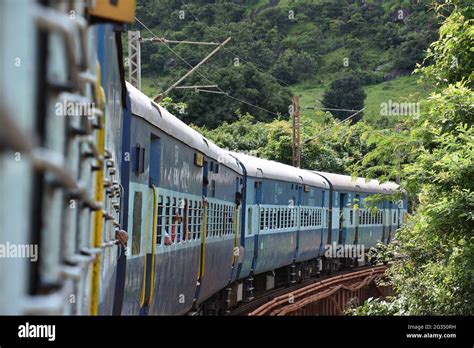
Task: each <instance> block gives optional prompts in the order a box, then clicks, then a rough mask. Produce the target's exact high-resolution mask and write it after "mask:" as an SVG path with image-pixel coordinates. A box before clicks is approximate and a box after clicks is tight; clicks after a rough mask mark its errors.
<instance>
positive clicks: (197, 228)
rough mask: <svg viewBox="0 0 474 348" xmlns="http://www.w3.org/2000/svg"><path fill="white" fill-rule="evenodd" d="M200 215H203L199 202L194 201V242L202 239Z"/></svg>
mask: <svg viewBox="0 0 474 348" xmlns="http://www.w3.org/2000/svg"><path fill="white" fill-rule="evenodd" d="M200 215H201V209H200V207H199V205H198V202H197V201H194V202H193V229H192V232H193V239H194V240H199V238H200V234H199V231H200V228H201V224H200V222H199V221H200V219H199V217H200Z"/></svg>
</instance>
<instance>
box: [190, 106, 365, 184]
mask: <svg viewBox="0 0 474 348" xmlns="http://www.w3.org/2000/svg"><path fill="white" fill-rule="evenodd" d="M322 117H326V122H325V123H321V124H320V123H312V124H311V126H307V127H304V128H303V129H302V141H303V142H304V146H303V149H302V153H301V166H302V167H303V168H311V169H318V170H325V171H331V172H334V173H342V174H348V175H350V174H352V172H353V170H354V168H355V166H356V165H357V164H358V163H360V161H362V159H363V157H364V155H365V154H367V153H368V150H369V149H368V147H367V146H366V144H365V143H364V142H363V141H362V139H361V138H362V134H364V133H365V132H367V131H368V130H370V129H372V128H371V127H370V126H369V125H367V124H366V123H364V122H359V123H357V124H356V125H354V126H351V125H350V124H349V123H339V122H336V121H334V120H333V118H332V117H331V116H330V115H324V116H322ZM254 121H255V120H254V118H253V117H252V116H251V115H248V114H246V115H243V116H240V115H239V119H238V121H236V122H234V123H232V124H229V123H227V122H224V123H223V124H222V125H221V126H219V127H218V128H216V129H211V130H210V129H206V128H198V127H197V129H198V130H199V131H200V132H202V133H203V134H204V135H205V136H206V137H208V138H210V139H211V140H213V141H214V142H215V143H216V144H217V145H219V146H221V147H223V148H226V149H229V150H237V151H240V152H247V153H249V154H252V155H256V156H258V157H262V158H266V159H270V160H275V161H278V162H282V163H286V164H291V156H292V148H291V137H292V130H291V124H290V122H289V121H288V120H283V119H277V120H274V121H273V122H271V123H263V122H257V123H255V122H254ZM369 165H371V164H369Z"/></svg>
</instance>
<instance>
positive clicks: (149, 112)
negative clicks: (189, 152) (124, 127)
mask: <svg viewBox="0 0 474 348" xmlns="http://www.w3.org/2000/svg"><path fill="white" fill-rule="evenodd" d="M127 90H128V93H129V95H130V99H131V103H132V113H133V114H134V115H136V116H138V117H140V118H142V119H144V120H146V121H148V122H149V123H151V124H152V125H154V126H156V127H158V128H159V129H161V130H162V131H163V132H165V133H167V134H169V135H170V136H172V137H173V138H175V139H178V140H180V141H182V142H183V143H185V144H186V145H188V146H190V147H192V148H194V149H195V150H198V151H200V152H202V153H203V154H205V155H206V156H208V157H210V158H213V159H215V160H216V161H217V162H219V163H222V164H225V165H226V166H227V167H230V168H231V169H233V170H235V171H236V172H238V173H242V169H241V168H240V166H239V164H238V163H237V161H235V158H233V157H232V156H230V155H229V154H228V153H227V152H226V151H224V150H222V149H221V148H219V147H218V146H217V145H216V144H214V143H213V142H212V141H210V140H209V139H207V138H205V137H203V136H202V135H201V134H199V132H197V131H195V130H194V129H192V128H191V127H189V126H188V125H187V124H186V123H184V122H183V121H181V120H180V119H178V118H177V117H175V116H173V115H172V114H171V113H170V112H168V110H166V109H165V108H163V107H162V106H160V105H158V104H157V103H155V102H154V101H152V100H151V99H150V98H149V97H147V96H146V95H145V94H143V93H142V92H140V91H139V90H138V89H137V88H135V87H134V86H132V85H131V84H130V83H128V82H127Z"/></svg>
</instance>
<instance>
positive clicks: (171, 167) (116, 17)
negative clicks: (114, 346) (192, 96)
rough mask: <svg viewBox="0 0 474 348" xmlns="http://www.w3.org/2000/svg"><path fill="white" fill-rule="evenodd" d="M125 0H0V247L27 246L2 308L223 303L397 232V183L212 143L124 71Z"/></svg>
mask: <svg viewBox="0 0 474 348" xmlns="http://www.w3.org/2000/svg"><path fill="white" fill-rule="evenodd" d="M133 3H134V2H133V1H129V2H120V5H119V6H116V5H117V4H112V3H110V4H109V3H108V2H97V3H96V5H97V6H96V7H87V6H89V5H86V4H84V3H74V2H68V1H57V2H53V3H52V4H51V5H49V6H48V5H42V4H40V3H37V2H35V1H27V0H25V1H23V2H15V1H12V0H9V1H4V2H0V19H1V21H2V23H5V26H4V29H5V30H4V37H3V38H2V40H1V41H0V48H2V49H1V50H0V51H1V54H0V63H1V65H0V66H1V69H2V73H3V75H2V76H3V77H4V78H3V79H1V80H0V87H1V91H2V93H1V94H0V98H1V103H0V108H1V109H0V120H1V121H2V128H0V170H1V172H0V174H1V175H0V192H1V193H2V200H1V201H0V248H2V249H1V250H2V252H3V253H4V252H5V250H6V249H5V248H7V247H8V252H10V249H12V248H13V249H15V248H17V249H18V250H20V249H19V248H22V249H21V250H20V251H21V252H26V251H28V252H29V253H27V254H28V255H26V256H28V257H29V258H30V259H31V261H30V260H28V258H26V257H23V258H20V257H4V256H2V258H1V259H0V313H1V314H39V315H40V314H41V315H43V314H78V315H82V314H91V315H97V314H99V315H121V314H124V315H183V314H224V313H226V312H227V311H228V310H229V309H230V308H232V307H233V306H236V305H237V304H238V303H239V302H242V301H250V300H252V299H253V298H254V296H255V295H256V293H260V292H263V291H266V290H269V289H272V288H274V287H276V286H279V285H283V284H284V285H287V284H292V283H295V282H299V281H302V280H303V279H305V278H308V277H311V276H314V275H317V274H319V273H321V272H325V271H333V270H337V269H340V268H342V267H345V266H351V265H352V266H353V265H356V264H357V263H356V262H355V259H354V257H353V256H349V257H347V256H330V255H328V254H327V247H328V246H330V245H332V244H336V245H359V246H362V245H363V246H364V248H365V251H367V250H368V249H369V248H370V247H373V246H375V245H376V244H377V243H389V242H390V240H392V239H393V237H394V234H395V231H396V229H397V228H398V227H399V226H400V223H401V221H403V216H404V214H405V213H406V208H407V206H406V198H405V197H404V196H403V198H402V199H401V200H400V201H399V202H393V201H391V200H390V199H389V195H391V194H393V193H395V192H396V191H398V190H400V188H399V186H398V185H396V184H394V183H384V184H380V183H379V182H378V181H376V180H371V181H366V180H365V179H363V178H357V179H355V180H353V179H352V178H351V177H349V176H344V175H339V174H332V173H324V172H318V171H311V170H303V169H299V168H294V167H291V166H288V165H285V164H281V163H278V162H274V161H269V160H264V159H260V158H257V157H254V156H250V155H246V154H241V153H236V152H231V151H227V150H224V149H221V148H219V147H218V146H216V145H215V144H214V143H212V142H211V141H210V140H209V139H206V138H205V137H203V136H202V135H201V134H199V133H198V132H197V131H195V130H193V129H192V128H190V127H188V126H187V125H185V124H184V123H183V122H181V121H180V120H179V119H178V118H176V117H174V116H173V115H172V114H170V113H169V112H168V111H167V110H165V109H164V108H163V107H161V106H160V105H158V104H156V103H154V102H153V101H151V100H150V99H149V98H148V97H147V96H145V95H144V94H143V93H141V92H140V91H138V90H137V89H136V88H134V87H133V86H131V85H129V84H126V83H125V80H124V70H123V68H124V67H123V64H122V61H123V57H122V45H121V44H122V43H121V30H123V28H122V27H121V26H120V25H117V24H120V23H127V22H131V21H133V17H134V11H133V8H132V7H133ZM110 6H113V7H110ZM111 22H112V23H111ZM5 37H6V38H10V37H16V39H15V40H5V39H4V38H5ZM24 57H34V58H32V59H25V58H24ZM12 64H16V66H15V68H14V69H12V68H11V65H12ZM18 101H28V102H21V103H20V102H18ZM70 105H73V107H72V108H70V107H69V106H70ZM87 106H90V109H87V108H86V109H83V108H82V107H87ZM58 110H59V111H58ZM61 110H62V111H61ZM376 194H382V195H387V198H386V199H383V200H380V201H379V202H378V203H376V207H375V209H374V208H369V204H368V202H369V201H370V199H371V197H372V196H373V195H376ZM7 199H8V202H7ZM125 231H127V232H128V236H129V239H128V246H127V248H125V247H124V245H120V243H118V242H119V240H118V237H117V236H122V237H123V235H124V234H125ZM122 243H123V241H122ZM25 248H27V249H25ZM35 248H37V249H36V250H34V249H35ZM13 249H12V250H13ZM15 250H16V249H15Z"/></svg>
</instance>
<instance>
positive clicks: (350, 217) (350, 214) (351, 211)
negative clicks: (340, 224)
mask: <svg viewBox="0 0 474 348" xmlns="http://www.w3.org/2000/svg"><path fill="white" fill-rule="evenodd" d="M349 224H350V225H352V224H354V210H352V209H351V210H350V211H349Z"/></svg>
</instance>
